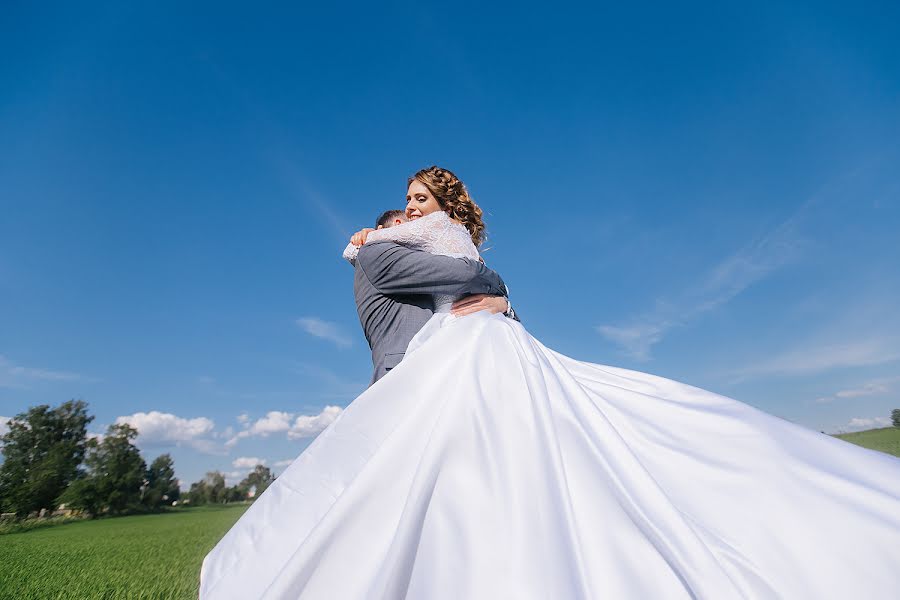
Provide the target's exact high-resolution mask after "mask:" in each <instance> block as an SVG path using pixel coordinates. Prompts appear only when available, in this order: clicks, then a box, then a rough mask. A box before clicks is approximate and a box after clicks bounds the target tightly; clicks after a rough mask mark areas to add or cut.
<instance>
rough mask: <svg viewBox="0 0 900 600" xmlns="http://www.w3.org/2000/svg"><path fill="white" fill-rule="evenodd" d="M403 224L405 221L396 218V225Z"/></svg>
mask: <svg viewBox="0 0 900 600" xmlns="http://www.w3.org/2000/svg"><path fill="white" fill-rule="evenodd" d="M402 224H403V221H401V220H400V219H394V225H402Z"/></svg>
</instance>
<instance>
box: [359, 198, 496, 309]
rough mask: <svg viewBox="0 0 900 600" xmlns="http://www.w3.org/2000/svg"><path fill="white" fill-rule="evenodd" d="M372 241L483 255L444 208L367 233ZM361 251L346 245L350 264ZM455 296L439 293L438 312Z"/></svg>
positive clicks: (434, 251) (447, 253) (462, 255)
mask: <svg viewBox="0 0 900 600" xmlns="http://www.w3.org/2000/svg"><path fill="white" fill-rule="evenodd" d="M369 242H395V243H397V244H400V245H401V246H406V247H407V248H412V249H415V250H424V251H425V252H429V253H431V254H441V255H444V256H453V257H456V258H471V259H472V260H480V259H481V255H480V254H478V249H477V248H475V244H474V243H472V236H471V235H470V234H469V230H468V229H466V228H465V226H464V225H463V224H462V223H459V222H457V221H454V220H453V219H451V218H450V215H448V214H447V213H445V212H444V211H442V210H439V211H436V212H433V213H431V214H429V215H425V216H424V217H420V218H418V219H415V220H413V221H409V222H407V223H401V224H400V225H394V226H393V227H388V228H386V229H379V230H377V231H373V232H371V233H369V235H368V236H367V237H366V243H369ZM357 254H359V248H358V247H357V246H354V245H353V244H347V247H346V248H345V249H344V258H346V259H347V260H348V261H350V264H356V255H357ZM454 300H456V298H450V297H444V296H437V297H435V299H434V304H435V312H447V311H449V309H450V304H452V303H453V301H454Z"/></svg>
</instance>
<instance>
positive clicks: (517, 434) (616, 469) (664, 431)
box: [200, 174, 900, 600]
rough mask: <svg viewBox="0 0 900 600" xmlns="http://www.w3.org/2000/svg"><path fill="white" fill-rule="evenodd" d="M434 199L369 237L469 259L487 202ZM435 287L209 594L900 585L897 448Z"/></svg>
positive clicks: (550, 594)
mask: <svg viewBox="0 0 900 600" xmlns="http://www.w3.org/2000/svg"><path fill="white" fill-rule="evenodd" d="M451 175H452V174H451ZM413 181H414V180H412V179H411V186H412V182H413ZM425 187H427V186H425ZM417 189H418V188H417ZM461 189H463V190H464V188H461ZM427 195H430V196H431V197H430V198H429V197H426V198H425V201H424V202H420V201H419V200H418V199H417V196H415V195H413V196H412V197H411V198H410V203H409V204H408V207H407V214H408V215H410V216H412V217H414V218H413V220H412V222H411V223H409V224H406V225H398V226H397V227H393V228H391V229H388V230H381V231H378V232H377V233H371V234H369V236H370V237H371V236H374V237H375V238H376V239H378V238H381V239H389V240H394V241H396V242H397V243H400V244H406V245H408V246H409V247H414V248H418V249H426V250H427V251H428V252H431V253H435V254H447V255H460V254H462V255H465V256H470V257H476V256H477V249H476V248H475V245H474V243H473V241H472V240H474V241H479V240H480V239H481V233H482V231H483V229H482V228H483V224H482V223H481V219H480V211H479V215H478V219H470V218H465V219H458V218H456V219H455V218H454V216H453V215H451V214H448V213H447V212H445V211H446V208H445V207H446V202H445V203H444V204H443V205H442V204H441V202H439V201H437V200H436V199H435V198H434V195H433V193H431V194H426V196H427ZM432 200H433V201H434V202H433V203H431V202H430V201H432ZM429 215H432V216H429ZM473 223H474V225H473ZM404 227H405V228H406V229H404ZM464 228H465V229H464ZM451 230H452V231H455V232H456V233H453V234H449V235H446V238H442V237H441V236H444V235H445V234H447V232H448V231H451ZM460 231H462V232H463V235H462V236H460V235H459V233H460ZM433 232H442V233H440V235H437V234H434V233H433ZM366 233H367V232H362V235H361V236H360V237H357V239H356V241H357V242H361V241H363V240H362V239H361V238H363V237H365V235H366ZM462 238H466V239H468V240H469V244H470V245H471V247H469V246H466V245H465V244H463V246H466V247H465V248H462V249H461V246H460V245H459V244H460V240H461V239H462ZM442 239H446V240H452V242H448V245H445V244H444V243H443V242H442V241H441V240H442ZM365 241H367V242H368V243H372V241H373V240H372V239H367V240H365ZM451 246H452V247H451ZM473 252H474V254H473ZM351 254H352V252H351ZM438 300H439V304H440V310H439V311H438V312H437V313H436V314H435V315H434V317H432V319H431V320H430V321H429V322H428V323H427V324H426V326H425V327H424V328H422V330H421V331H420V332H419V333H418V334H417V335H416V337H415V338H414V339H413V340H412V342H411V343H410V344H409V348H408V349H407V353H406V356H405V358H404V359H403V360H402V362H400V363H399V364H398V365H397V366H396V367H394V368H393V369H392V370H391V371H390V372H389V373H388V374H387V375H386V376H384V377H382V378H381V379H380V380H378V381H377V382H376V383H375V384H374V385H372V386H371V387H370V388H369V389H367V390H366V391H365V392H364V393H363V394H361V395H360V396H359V397H358V398H356V399H355V400H354V401H353V402H352V403H351V404H350V405H349V406H348V407H347V408H346V409H345V410H344V412H343V413H342V414H341V415H340V416H339V417H338V419H337V420H336V421H335V422H334V423H333V424H332V425H331V426H329V427H328V428H327V429H325V430H324V431H323V432H322V433H321V434H320V435H319V436H318V438H316V440H315V441H313V443H312V444H311V445H310V446H309V447H308V448H307V449H306V450H305V451H304V452H303V453H302V454H301V455H300V456H299V457H298V458H297V459H296V460H295V461H294V463H293V464H292V465H291V466H290V467H289V468H288V469H287V470H286V471H285V472H284V474H283V475H282V476H281V477H279V478H278V479H277V480H276V481H275V483H274V484H273V485H272V486H271V487H270V488H269V489H268V490H266V492H265V493H264V494H262V496H260V498H259V499H258V500H256V502H255V503H254V504H253V505H252V506H251V507H250V509H249V510H248V511H247V512H246V513H245V514H244V516H243V517H242V518H241V519H240V520H239V521H238V523H237V524H235V526H234V527H233V528H232V529H231V531H229V532H228V534H227V535H226V536H225V537H224V538H223V539H222V540H221V541H220V542H219V544H218V545H217V546H216V547H215V548H214V549H213V551H212V552H210V554H209V555H208V556H207V557H206V559H205V560H204V563H203V569H202V572H201V587H200V596H201V598H216V599H218V598H241V599H248V598H269V599H276V598H277V599H283V598H309V599H320V598H321V599H331V598H335V599H376V598H378V599H381V598H384V599H394V598H417V599H418V598H422V599H447V600H450V599H454V600H455V599H495V598H514V599H531V598H534V599H569V598H585V599H593V598H611V599H617V600H618V599H642V600H643V599H648V598H653V599H658V598H708V599H715V600H720V599H730V598H753V599H756V598H789V599H806V598H810V599H817V600H819V599H828V598H834V599H838V598H840V599H846V598H867V599H868V598H892V597H896V594H897V589H898V584H900V460H898V459H897V458H895V457H892V456H890V455H887V454H882V453H879V452H875V451H872V450H867V449H864V448H860V447H857V446H854V445H851V444H849V443H847V442H844V441H842V440H839V439H836V438H833V437H831V436H828V435H823V434H821V433H817V432H814V431H811V430H808V429H805V428H803V427H800V426H798V425H794V424H792V423H790V422H788V421H785V420H782V419H780V418H777V417H774V416H772V415H769V414H767V413H764V412H761V411H759V410H757V409H755V408H753V407H751V406H749V405H746V404H743V403H741V402H738V401H735V400H732V399H729V398H726V397H723V396H719V395H717V394H714V393H711V392H707V391H704V390H701V389H698V388H695V387H691V386H689V385H686V384H683V383H678V382H675V381H671V380H668V379H663V378H661V377H656V376H654V375H649V374H646V373H640V372H636V371H630V370H626V369H621V368H616V367H610V366H604V365H598V364H591V363H586V362H580V361H577V360H574V359H572V358H569V357H566V356H564V355H562V354H559V353H557V352H554V351H553V350H551V349H549V348H547V347H545V346H544V345H542V344H541V343H540V342H539V341H538V340H536V339H535V338H534V337H532V336H531V335H530V334H529V333H528V332H527V331H526V329H525V328H524V327H523V326H522V325H521V324H520V323H519V322H517V321H515V320H513V319H509V318H506V317H504V316H503V315H502V314H490V313H489V312H486V311H480V312H476V313H474V314H471V315H468V316H464V317H455V316H453V315H452V314H451V313H450V312H449V311H450V304H449V301H450V300H452V298H443V299H438ZM464 313H465V310H463V311H461V314H464Z"/></svg>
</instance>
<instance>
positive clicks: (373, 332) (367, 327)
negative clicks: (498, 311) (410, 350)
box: [353, 242, 507, 383]
mask: <svg viewBox="0 0 900 600" xmlns="http://www.w3.org/2000/svg"><path fill="white" fill-rule="evenodd" d="M353 292H354V295H355V296H356V311H357V312H358V313H359V322H360V324H361V325H362V328H363V331H364V332H365V334H366V339H367V340H368V341H369V347H370V348H371V349H372V364H373V365H374V366H375V372H374V374H373V375H372V383H375V382H376V381H378V380H379V379H380V378H381V377H383V376H384V375H385V374H386V373H387V372H388V371H390V370H391V369H392V368H393V367H395V366H397V364H399V363H400V361H401V360H403V354H404V353H405V352H406V347H407V346H408V345H409V342H410V340H412V338H413V337H415V335H416V333H418V331H419V330H420V329H421V328H422V326H424V325H425V323H426V322H427V321H428V319H430V318H431V316H432V314H434V301H433V297H434V295H435V294H441V295H449V296H467V295H470V294H490V295H494V296H506V295H507V291H506V285H504V283H503V280H502V279H500V276H499V275H497V274H496V273H495V272H494V271H491V270H490V269H488V268H487V267H485V266H484V265H483V264H482V263H480V262H478V261H474V260H470V259H468V258H451V257H449V256H439V255H435V254H429V253H428V252H423V251H421V250H411V249H410V248H406V247H404V246H401V245H399V244H395V243H394V242H372V243H369V244H365V245H364V246H362V247H361V248H360V249H359V255H358V256H357V258H356V273H355V275H354V279H353Z"/></svg>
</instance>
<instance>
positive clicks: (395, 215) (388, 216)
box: [375, 210, 406, 229]
mask: <svg viewBox="0 0 900 600" xmlns="http://www.w3.org/2000/svg"><path fill="white" fill-rule="evenodd" d="M405 214H406V213H405V212H403V211H402V210H386V211H384V212H383V213H381V216H380V217H378V220H376V221H375V229H378V228H379V227H387V226H388V223H390V222H391V221H393V220H394V219H400V218H402V217H403V216H404V215H405Z"/></svg>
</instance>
